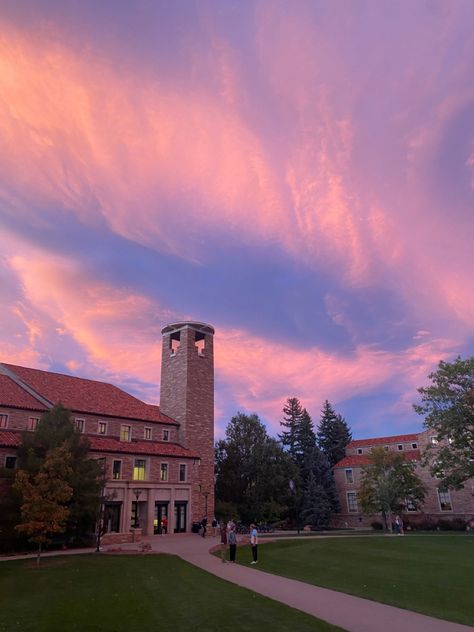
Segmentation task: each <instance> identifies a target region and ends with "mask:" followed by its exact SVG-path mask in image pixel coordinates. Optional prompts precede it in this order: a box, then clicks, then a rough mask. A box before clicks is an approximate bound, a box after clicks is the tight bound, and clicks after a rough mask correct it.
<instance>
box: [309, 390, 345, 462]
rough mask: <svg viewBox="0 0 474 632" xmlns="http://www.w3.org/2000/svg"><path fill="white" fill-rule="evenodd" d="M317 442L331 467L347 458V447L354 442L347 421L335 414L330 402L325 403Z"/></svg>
mask: <svg viewBox="0 0 474 632" xmlns="http://www.w3.org/2000/svg"><path fill="white" fill-rule="evenodd" d="M317 440H318V445H319V447H320V448H321V450H322V451H323V452H324V454H325V455H326V457H327V459H328V461H329V464H330V465H331V467H334V465H335V464H336V463H337V462H338V461H340V460H341V459H343V458H344V457H345V455H346V445H347V444H348V443H350V442H351V441H352V434H351V431H350V430H349V426H348V425H347V423H346V421H345V419H344V418H343V417H342V416H341V415H338V414H336V413H335V411H334V409H333V407H332V406H331V404H330V403H329V402H328V400H326V401H325V402H324V406H323V410H322V411H321V422H320V424H319V430H318V433H317Z"/></svg>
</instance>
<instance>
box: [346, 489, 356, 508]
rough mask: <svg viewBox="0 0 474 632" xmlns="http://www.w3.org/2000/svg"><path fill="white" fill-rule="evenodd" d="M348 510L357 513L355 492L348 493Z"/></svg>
mask: <svg viewBox="0 0 474 632" xmlns="http://www.w3.org/2000/svg"><path fill="white" fill-rule="evenodd" d="M347 509H348V510H349V511H350V512H351V513H354V512H357V511H358V507H357V494H356V493H355V492H347Z"/></svg>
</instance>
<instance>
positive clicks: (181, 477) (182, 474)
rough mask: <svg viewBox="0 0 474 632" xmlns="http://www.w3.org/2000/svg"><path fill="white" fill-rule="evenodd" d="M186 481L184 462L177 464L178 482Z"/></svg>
mask: <svg viewBox="0 0 474 632" xmlns="http://www.w3.org/2000/svg"><path fill="white" fill-rule="evenodd" d="M185 481H186V465H185V464H184V463H180V464H179V482H180V483H184V482H185Z"/></svg>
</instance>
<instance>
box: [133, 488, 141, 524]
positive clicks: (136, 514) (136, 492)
mask: <svg viewBox="0 0 474 632" xmlns="http://www.w3.org/2000/svg"><path fill="white" fill-rule="evenodd" d="M133 493H134V494H135V498H136V500H135V520H134V521H133V528H134V529H138V526H139V522H138V499H139V498H140V496H141V493H142V490H141V489H134V490H133Z"/></svg>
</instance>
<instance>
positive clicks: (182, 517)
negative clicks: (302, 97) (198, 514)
mask: <svg viewBox="0 0 474 632" xmlns="http://www.w3.org/2000/svg"><path fill="white" fill-rule="evenodd" d="M187 507H188V503H187V501H186V502H184V501H183V502H175V504H174V532H175V533H184V532H185V531H186V514H187Z"/></svg>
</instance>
